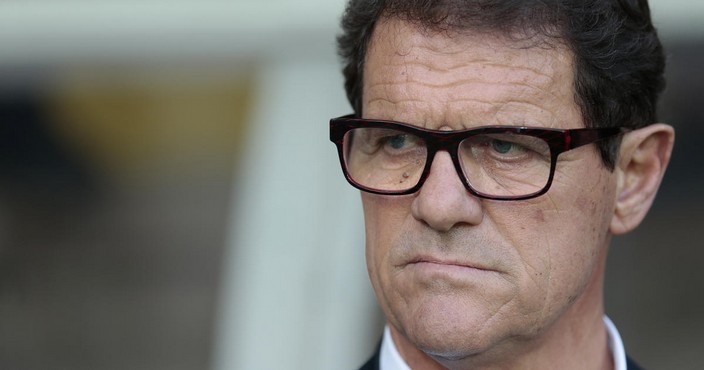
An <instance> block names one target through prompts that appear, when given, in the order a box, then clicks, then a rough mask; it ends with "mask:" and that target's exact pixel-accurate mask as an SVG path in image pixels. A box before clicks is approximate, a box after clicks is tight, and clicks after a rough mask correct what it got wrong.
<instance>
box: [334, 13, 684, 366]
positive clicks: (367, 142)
mask: <svg viewBox="0 0 704 370" xmlns="http://www.w3.org/2000/svg"><path fill="white" fill-rule="evenodd" d="M342 24H343V31H344V32H343V34H342V35H341V36H340V37H339V40H338V41H339V48H340V52H341V55H342V57H343V59H344V62H345V69H344V74H345V78H346V89H347V94H348V97H349V99H350V102H351V103H352V105H353V107H354V112H355V113H354V114H353V115H350V116H344V117H340V118H336V119H332V120H331V122H330V138H331V140H332V141H333V142H334V143H335V144H336V145H337V148H338V153H339V156H340V162H341V164H342V168H343V172H344V174H345V176H346V178H347V180H348V181H349V182H350V184H352V185H353V186H355V187H356V188H358V189H360V190H362V203H363V208H364V218H365V226H366V259H367V269H368V272H369V277H370V280H371V282H372V286H373V288H374V291H375V293H376V297H377V300H378V302H379V305H380V306H381V309H382V311H383V313H384V315H385V316H386V319H387V326H386V330H385V333H384V336H383V339H382V343H381V346H380V347H379V349H378V352H377V353H376V354H375V355H374V357H372V359H371V360H370V361H369V362H368V363H367V364H366V365H364V367H363V369H382V370H392V369H394V370H396V369H409V368H410V369H414V370H417V369H443V368H448V369H618V370H623V369H626V368H627V369H637V368H638V367H637V366H636V365H635V364H634V363H633V362H632V361H631V360H630V359H628V358H627V356H626V355H625V352H624V346H623V344H622V342H621V339H620V336H619V334H618V331H617V330H616V328H615V326H614V325H613V324H612V323H611V321H610V320H609V319H608V318H607V317H606V316H605V315H604V300H603V284H604V269H605V261H606V256H607V251H608V246H609V241H610V239H611V237H612V235H617V234H623V233H626V232H628V231H631V230H633V229H634V228H635V227H637V226H638V224H639V223H640V222H641V220H642V219H643V218H644V217H645V215H646V213H647V212H648V209H649V208H650V205H651V204H652V202H653V199H654V198H655V194H656V192H657V190H658V187H659V184H660V181H661V179H662V176H663V174H664V172H665V168H666V166H667V163H668V160H669V157H670V153H671V150H672V145H673V141H674V131H673V129H672V127H670V126H668V125H665V124H661V123H656V122H657V121H656V114H655V107H656V102H657V98H658V95H659V93H660V92H661V91H662V89H663V86H664V80H663V76H662V74H663V69H664V57H663V51H662V47H661V44H660V42H659V40H658V37H657V34H656V31H655V29H654V28H653V25H652V23H651V19H650V11H649V8H648V4H647V1H646V0H542V1H527V0H523V1H517V0H503V1H502V0H475V1H472V0H444V1H432V0H386V1H384V0H352V1H350V3H349V4H348V7H347V10H346V12H345V15H344V17H343V20H342Z"/></svg>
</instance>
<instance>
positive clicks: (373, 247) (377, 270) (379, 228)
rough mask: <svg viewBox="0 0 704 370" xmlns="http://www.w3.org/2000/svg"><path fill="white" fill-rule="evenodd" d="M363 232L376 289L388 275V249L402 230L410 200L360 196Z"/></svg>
mask: <svg viewBox="0 0 704 370" xmlns="http://www.w3.org/2000/svg"><path fill="white" fill-rule="evenodd" d="M362 208H363V210H364V224H365V225H364V226H365V231H366V249H365V251H366V252H365V253H366V259H367V270H368V272H369V277H370V279H371V280H372V284H373V285H374V288H375V290H377V289H376V288H379V284H380V283H381V280H383V279H384V276H385V275H388V273H389V271H387V270H389V268H390V264H389V263H388V259H389V253H390V249H391V247H392V246H393V245H395V242H394V241H395V240H397V239H398V236H399V234H400V233H401V232H402V230H403V229H404V227H403V224H404V222H406V220H407V219H408V217H407V216H408V213H409V212H410V200H408V199H407V197H382V196H376V195H373V194H368V193H362Z"/></svg>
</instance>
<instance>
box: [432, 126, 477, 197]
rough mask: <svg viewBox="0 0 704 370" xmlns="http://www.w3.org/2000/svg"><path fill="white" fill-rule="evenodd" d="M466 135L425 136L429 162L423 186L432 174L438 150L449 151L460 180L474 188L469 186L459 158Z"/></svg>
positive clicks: (466, 185) (467, 186)
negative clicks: (461, 144)
mask: <svg viewBox="0 0 704 370" xmlns="http://www.w3.org/2000/svg"><path fill="white" fill-rule="evenodd" d="M464 139H465V138H464V137H459V136H455V135H453V136H445V135H443V136H430V137H426V138H425V145H426V148H427V150H428V157H427V160H426V161H427V163H426V169H425V174H424V176H423V177H422V178H421V179H420V181H421V184H420V185H419V186H422V185H423V183H425V180H426V179H427V178H428V177H429V176H430V171H431V169H432V166H433V162H434V161H435V154H437V152H441V151H444V152H447V154H449V156H450V160H451V161H452V166H453V167H454V169H455V173H456V175H457V176H458V177H459V180H460V182H461V183H462V184H463V185H464V187H465V188H467V189H468V190H469V191H470V192H471V191H472V189H471V188H470V187H469V184H468V183H467V180H466V176H465V174H464V172H463V171H464V170H463V169H462V165H461V164H460V158H459V147H460V143H461V142H462V140H464Z"/></svg>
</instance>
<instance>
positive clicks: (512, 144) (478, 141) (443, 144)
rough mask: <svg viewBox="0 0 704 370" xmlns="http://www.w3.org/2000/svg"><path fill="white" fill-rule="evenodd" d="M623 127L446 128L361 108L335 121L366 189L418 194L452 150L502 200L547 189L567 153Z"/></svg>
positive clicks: (351, 169) (346, 166) (487, 194)
mask: <svg viewBox="0 0 704 370" xmlns="http://www.w3.org/2000/svg"><path fill="white" fill-rule="evenodd" d="M622 132H624V129H622V128H618V127H614V128H581V129H572V130H561V129H552V128H534V127H517V126H482V127H477V128H472V129H467V130H460V131H439V130H428V129H423V128H419V127H416V126H412V125H410V124H406V123H401V122H394V121H385V120H372V119H361V118H354V116H353V115H348V116H343V117H339V118H333V119H331V120H330V141H332V142H333V143H335V145H336V146H337V152H338V155H339V157H340V164H341V165H342V171H343V172H344V174H345V177H346V178H347V181H348V182H349V183H350V184H351V185H352V186H354V187H356V188H358V189H360V190H363V191H366V192H369V193H374V194H382V195H403V194H412V193H415V192H416V191H418V190H419V189H420V188H421V186H423V182H424V181H425V179H427V178H428V175H429V174H430V167H431V165H432V163H433V158H434V157H435V153H437V152H438V151H439V150H444V151H447V152H448V153H449V154H450V157H451V158H452V162H453V164H454V167H455V170H456V171H457V174H458V175H459V177H460V179H461V180H462V183H463V184H464V186H465V188H467V191H469V192H470V193H471V194H473V195H475V196H477V197H480V198H486V199H494V200H523V199H530V198H535V197H537V196H540V195H542V194H545V193H546V192H547V191H548V189H550V185H551V184H552V180H553V176H554V174H555V166H556V164H557V157H558V156H559V155H560V154H561V153H564V152H566V151H569V150H572V149H575V148H578V147H580V146H583V145H587V144H590V143H593V142H595V141H598V140H602V139H605V138H608V137H612V136H615V135H618V134H620V133H622Z"/></svg>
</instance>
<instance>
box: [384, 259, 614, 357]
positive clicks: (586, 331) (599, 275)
mask: <svg viewBox="0 0 704 370" xmlns="http://www.w3.org/2000/svg"><path fill="white" fill-rule="evenodd" d="M603 269H604V263H603V262H602V263H601V266H599V269H597V271H595V273H594V276H593V277H592V281H590V283H589V285H588V286H587V289H586V290H585V291H584V292H583V294H582V295H581V296H580V297H579V298H578V299H577V300H576V301H575V302H574V303H573V304H572V305H571V306H570V307H569V308H568V309H567V310H566V311H565V312H564V313H563V314H562V315H561V316H560V317H559V318H558V319H557V321H555V322H554V323H552V324H551V325H550V326H548V327H547V328H545V330H543V331H542V332H541V333H540V334H538V335H536V336H535V337H532V338H530V339H528V340H520V341H513V342H511V343H509V344H506V345H502V346H501V348H492V349H491V350H489V351H487V352H486V353H480V354H476V355H472V356H469V357H466V358H462V359H452V360H448V359H443V358H433V357H431V356H429V355H427V354H425V353H424V352H422V351H420V350H419V349H417V348H416V347H415V346H414V345H413V343H411V342H410V341H408V339H407V338H405V337H404V336H403V335H401V334H400V333H399V332H398V331H397V330H395V328H394V327H393V326H391V327H390V329H391V336H392V338H393V341H394V343H395V344H396V347H397V348H398V351H399V353H400V354H401V357H403V359H404V360H405V361H406V363H407V364H408V365H409V366H410V368H411V369H414V370H434V369H451V370H462V369H473V370H479V369H486V370H488V369H492V370H499V369H576V370H613V368H614V364H613V357H612V355H611V351H610V350H609V347H608V335H607V332H606V327H605V326H604V322H603V315H604V308H603V289H602V287H603V276H604V274H603V272H604V271H603Z"/></svg>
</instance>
